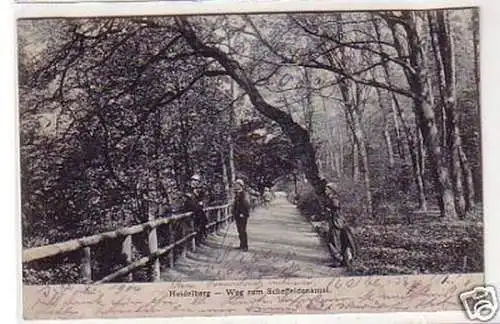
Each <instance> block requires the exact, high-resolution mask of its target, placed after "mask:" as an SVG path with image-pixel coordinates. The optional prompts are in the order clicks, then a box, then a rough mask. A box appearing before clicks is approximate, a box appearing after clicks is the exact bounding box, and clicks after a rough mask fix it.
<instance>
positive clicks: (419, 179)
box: [392, 95, 427, 211]
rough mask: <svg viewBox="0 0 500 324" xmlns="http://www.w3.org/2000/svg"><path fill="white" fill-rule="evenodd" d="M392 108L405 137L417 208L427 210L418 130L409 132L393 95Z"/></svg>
mask: <svg viewBox="0 0 500 324" xmlns="http://www.w3.org/2000/svg"><path fill="white" fill-rule="evenodd" d="M392 99H393V102H394V107H395V109H396V111H397V113H398V115H399V119H400V120H401V125H402V127H403V131H404V133H405V135H406V141H407V142H408V151H409V152H410V160H411V164H412V169H413V179H414V181H415V186H416V187H417V194H418V207H419V209H420V210H423V211H425V210H427V198H426V195H425V184H424V169H422V164H421V163H420V158H419V156H420V155H421V154H420V153H419V151H420V150H421V149H423V148H421V147H420V145H418V144H417V143H418V136H417V135H416V133H417V132H419V130H418V128H417V129H414V130H413V131H412V130H410V128H409V126H408V124H407V123H406V120H405V117H404V114H403V110H402V108H401V106H400V105H399V101H398V99H397V97H396V96H395V95H393V98H392Z"/></svg>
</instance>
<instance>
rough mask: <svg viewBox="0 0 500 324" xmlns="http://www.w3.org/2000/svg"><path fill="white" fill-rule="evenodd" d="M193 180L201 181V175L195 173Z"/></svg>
mask: <svg viewBox="0 0 500 324" xmlns="http://www.w3.org/2000/svg"><path fill="white" fill-rule="evenodd" d="M191 180H196V181H201V176H200V175H199V174H193V175H192V176H191Z"/></svg>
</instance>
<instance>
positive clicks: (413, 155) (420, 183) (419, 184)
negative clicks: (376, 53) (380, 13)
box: [373, 21, 427, 211]
mask: <svg viewBox="0 0 500 324" xmlns="http://www.w3.org/2000/svg"><path fill="white" fill-rule="evenodd" d="M373 26H374V28H375V32H376V34H377V38H378V39H379V40H380V39H381V35H380V31H379V27H378V25H377V24H376V22H375V21H373ZM389 26H390V27H391V32H392V35H393V38H394V42H395V43H396V44H398V45H397V46H396V49H397V51H398V54H399V55H400V56H405V55H407V54H406V53H405V52H404V50H403V48H402V45H401V44H400V43H399V41H398V39H397V36H396V33H395V29H394V26H393V25H389ZM379 50H380V51H382V50H383V48H382V46H381V45H379ZM383 71H384V76H385V79H386V82H387V84H388V85H389V86H392V83H391V78H390V73H389V69H388V66H387V64H384V65H383ZM406 75H407V77H409V76H408V74H406ZM391 106H392V109H393V111H394V114H395V115H396V114H397V116H395V119H396V120H397V118H398V117H399V120H400V121H401V127H402V129H403V132H404V134H405V137H406V142H407V143H408V152H409V154H410V161H411V164H412V170H413V179H414V181H415V186H416V188H417V195H418V205H419V209H420V210H423V211H425V210H427V198H426V194H425V183H424V176H423V174H424V169H422V168H421V166H422V165H421V164H420V163H419V158H418V144H417V143H418V137H417V136H416V135H415V133H416V132H417V131H418V129H415V130H414V131H412V130H411V129H410V126H409V125H408V123H407V122H406V118H405V115H404V112H403V108H402V107H401V105H400V104H399V100H398V97H397V95H396V94H395V93H394V92H393V93H392V104H391ZM417 127H418V126H417Z"/></svg>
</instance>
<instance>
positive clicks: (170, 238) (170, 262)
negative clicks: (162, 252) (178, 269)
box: [167, 222, 175, 268]
mask: <svg viewBox="0 0 500 324" xmlns="http://www.w3.org/2000/svg"><path fill="white" fill-rule="evenodd" d="M167 234H168V245H172V244H174V242H175V236H174V231H173V226H172V222H169V223H168V231H167ZM174 264H175V247H174V248H172V249H171V250H170V251H168V266H169V267H170V268H173V267H174Z"/></svg>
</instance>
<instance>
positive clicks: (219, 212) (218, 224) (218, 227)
mask: <svg viewBox="0 0 500 324" xmlns="http://www.w3.org/2000/svg"><path fill="white" fill-rule="evenodd" d="M216 212H217V224H215V232H216V233H219V230H220V229H221V225H222V224H221V222H220V221H221V219H222V217H221V215H222V210H221V209H217V211H216Z"/></svg>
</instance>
